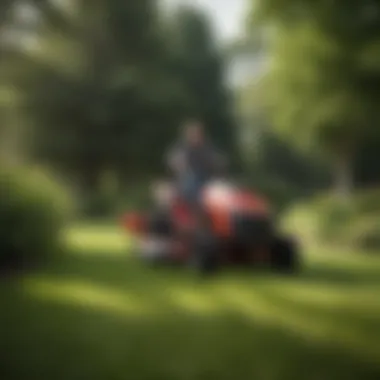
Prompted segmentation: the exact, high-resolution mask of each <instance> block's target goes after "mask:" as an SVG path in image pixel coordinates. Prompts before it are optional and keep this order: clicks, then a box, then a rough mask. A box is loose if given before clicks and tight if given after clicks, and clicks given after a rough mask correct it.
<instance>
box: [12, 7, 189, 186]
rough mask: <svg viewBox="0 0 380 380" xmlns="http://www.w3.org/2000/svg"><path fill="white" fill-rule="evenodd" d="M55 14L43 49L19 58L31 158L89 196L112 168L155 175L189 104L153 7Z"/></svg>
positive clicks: (15, 64) (43, 34) (44, 20)
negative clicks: (175, 76) (66, 175)
mask: <svg viewBox="0 0 380 380" xmlns="http://www.w3.org/2000/svg"><path fill="white" fill-rule="evenodd" d="M52 13H53V12H52V10H51V9H49V15H51V14H52ZM54 14H55V15H58V14H59V15H60V17H59V18H58V19H59V23H58V22H56V23H55V22H53V21H52V19H51V18H50V17H49V18H48V17H45V14H42V15H41V23H40V25H39V36H40V37H39V44H38V47H37V48H36V49H35V50H33V51H28V52H25V51H23V50H19V51H18V54H17V55H16V56H15V57H13V59H12V71H13V75H12V81H13V83H14V84H17V87H18V88H19V89H20V90H21V91H20V92H21V98H22V99H23V106H22V109H23V111H24V116H25V119H28V121H29V123H32V124H33V128H32V130H33V136H32V138H31V141H33V146H32V147H31V148H32V153H33V156H34V157H35V158H36V159H38V160H44V161H47V162H49V163H50V164H53V165H54V166H55V167H56V168H58V169H60V170H61V171H64V172H65V173H69V175H70V176H71V177H73V178H76V179H78V180H79V181H80V182H81V183H82V185H83V187H84V188H85V189H87V190H92V189H96V188H97V186H98V183H99V179H100V177H101V173H102V172H103V171H104V170H107V169H108V168H113V169H114V170H115V171H116V172H118V173H119V176H120V177H123V178H125V176H126V174H128V175H129V176H131V174H134V175H136V173H140V172H142V171H145V172H146V171H150V172H152V171H153V172H154V170H157V168H158V166H159V163H160V160H159V156H161V154H162V151H163V149H164V140H165V145H166V139H167V138H168V134H171V136H172V135H173V133H174V132H173V127H172V125H173V124H177V123H178V120H177V119H179V116H178V113H180V111H178V110H180V109H181V105H182V96H181V91H180V88H179V86H177V84H176V82H175V81H174V80H172V77H171V75H170V72H169V70H168V66H167V60H168V54H169V52H168V48H167V46H166V42H165V39H164V35H163V31H162V30H161V25H160V21H159V15H158V11H157V9H156V2H155V1H154V0H140V1H138V2H126V1H122V0H97V1H91V2H88V1H84V0H82V1H77V2H75V3H72V5H71V8H68V9H65V10H63V9H61V12H60V13H59V12H57V13H56V12H54ZM56 17H58V16H56ZM173 120H174V121H175V122H174V121H173Z"/></svg>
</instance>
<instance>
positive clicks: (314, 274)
mask: <svg viewBox="0 0 380 380" xmlns="http://www.w3.org/2000/svg"><path fill="white" fill-rule="evenodd" d="M67 241H68V243H69V245H70V247H71V251H72V253H71V254H70V255H68V256H67V257H64V258H62V260H61V262H59V263H55V264H54V265H51V267H49V268H45V269H44V270H41V271H40V272H39V273H33V274H29V275H27V276H26V277H24V278H22V279H21V280H20V279H19V280H12V281H11V280H9V279H8V280H3V281H2V282H1V283H0V326H1V327H0V379H1V380H13V379H15V380H16V379H17V380H18V379H21V380H23V379H25V380H26V379H28V380H30V379H38V380H40V379H41V380H42V379H51V380H53V379H54V380H60V379H64V380H86V379H89V380H90V379H91V380H97V379H104V380H119V379H131V380H141V379H143V380H174V379H180V380H193V379H199V380H203V379H204V380H213V379H217V380H227V379H228V380H243V379H244V380H248V379H258V380H271V379H273V380H275V379H284V380H286V379H289V380H298V379H307V380H314V379H315V380H329V379H334V380H335V379H345V380H346V379H355V380H356V379H361V380H363V379H376V378H379V375H380V297H379V294H380V293H379V292H380V255H379V257H367V256H364V255H359V254H357V255H354V254H342V253H339V252H324V253H322V252H317V253H313V252H308V254H307V255H306V256H305V268H304V270H303V272H302V273H300V274H299V275H298V276H295V277H287V278H284V277H280V276H277V275H274V274H263V273H262V274H258V273H255V274H254V273H249V272H247V271H245V272H244V273H238V272H233V271H225V272H223V273H220V274H219V275H218V276H216V277H215V278H213V279H209V280H201V279H199V278H196V277H195V276H193V275H191V274H190V273H187V272H186V271H182V270H173V269H161V270H153V269H148V268H145V267H143V266H142V265H140V264H139V263H138V262H137V261H136V260H135V259H134V257H133V256H132V255H130V254H129V253H128V252H129V251H130V250H129V249H128V246H129V242H128V241H127V240H126V239H125V237H124V236H123V235H122V234H121V233H120V231H118V230H117V229H116V228H114V227H112V226H101V225H92V226H91V225H87V226H86V225H82V226H75V227H73V228H72V229H71V230H70V231H68V232H67Z"/></svg>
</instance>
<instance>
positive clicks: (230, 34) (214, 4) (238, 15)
mask: <svg viewBox="0 0 380 380" xmlns="http://www.w3.org/2000/svg"><path fill="white" fill-rule="evenodd" d="M164 2H166V3H168V4H190V5H196V6H199V7H201V8H202V9H204V11H205V12H207V13H208V14H209V16H210V18H211V20H212V22H213V24H214V27H215V30H216V33H217V37H218V39H220V40H222V41H230V40H233V39H234V38H236V37H238V36H239V35H240V34H241V33H242V29H243V26H244V14H245V11H246V6H247V3H248V0H164Z"/></svg>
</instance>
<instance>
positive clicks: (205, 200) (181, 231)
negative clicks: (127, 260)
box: [123, 182, 296, 271]
mask: <svg viewBox="0 0 380 380" xmlns="http://www.w3.org/2000/svg"><path fill="white" fill-rule="evenodd" d="M123 225H124V228H125V229H126V231H127V232H128V233H129V234H130V235H132V236H133V237H134V238H135V239H136V241H137V242H138V244H137V246H138V249H137V250H138V255H139V257H141V258H142V259H144V260H146V261H149V262H155V263H171V264H179V265H188V264H191V265H194V266H195V267H197V268H198V269H200V270H202V271H206V270H214V269H216V268H217V267H220V266H221V265H225V266H231V265H243V266H270V267H273V268H278V269H287V270H292V269H294V267H295V264H296V252H295V247H294V244H293V242H291V241H290V239H287V238H284V237H282V236H280V235H279V234H278V232H277V231H276V228H275V226H274V223H273V215H272V212H271V209H270V206H269V204H268V202H267V201H266V200H265V199H264V198H263V197H261V196H259V195H257V194H255V193H254V192H252V191H249V190H247V189H244V188H242V187H239V186H235V185H233V184H231V183H228V182H214V183H211V184H209V185H208V186H206V188H205V189H204V191H203V193H202V196H201V199H200V204H199V206H198V207H197V210H194V209H193V208H192V207H191V206H190V205H188V204H187V203H186V202H185V201H184V200H182V199H181V198H180V197H179V196H176V195H174V196H172V197H171V198H170V199H168V201H167V203H166V205H165V207H158V208H157V209H156V210H152V211H151V212H148V213H134V214H133V213H132V214H128V215H126V216H125V217H124V219H123Z"/></svg>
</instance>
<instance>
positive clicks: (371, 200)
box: [284, 189, 380, 250]
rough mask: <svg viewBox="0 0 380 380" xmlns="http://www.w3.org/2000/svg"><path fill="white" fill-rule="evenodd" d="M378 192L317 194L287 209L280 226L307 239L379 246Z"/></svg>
mask: <svg viewBox="0 0 380 380" xmlns="http://www.w3.org/2000/svg"><path fill="white" fill-rule="evenodd" d="M379 215H380V191H379V189H373V190H367V191H363V192H361V193H357V194H356V195H355V196H353V197H352V198H351V199H349V200H347V199H339V198H337V197H336V195H332V194H327V195H321V196H319V197H317V198H315V199H313V200H312V201H308V202H305V203H304V204H302V205H298V206H296V207H294V208H292V209H291V211H289V212H288V214H287V216H286V217H285V218H284V225H285V227H286V226H288V227H289V226H291V228H292V229H293V231H296V232H299V233H300V234H301V235H305V236H304V237H305V238H306V239H308V240H310V241H314V242H322V243H327V244H334V245H341V246H344V247H348V248H351V249H366V250H371V249H373V250H377V249H379V248H380V244H379V243H380V241H379V232H380V219H379Z"/></svg>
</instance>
